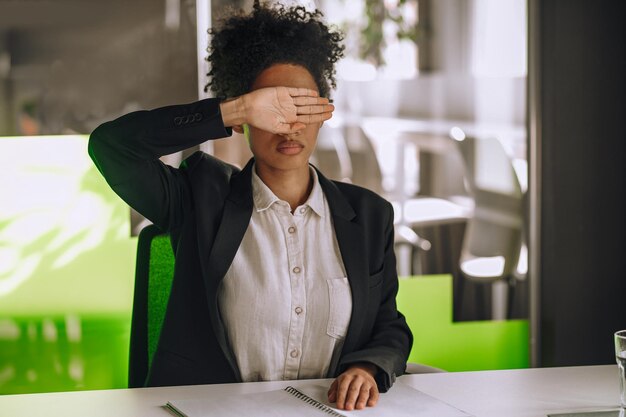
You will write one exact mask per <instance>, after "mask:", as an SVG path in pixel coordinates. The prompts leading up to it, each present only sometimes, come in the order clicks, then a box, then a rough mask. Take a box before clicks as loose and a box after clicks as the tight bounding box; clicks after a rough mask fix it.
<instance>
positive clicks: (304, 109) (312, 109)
mask: <svg viewBox="0 0 626 417" xmlns="http://www.w3.org/2000/svg"><path fill="white" fill-rule="evenodd" d="M333 110H335V106H333V105H332V104H318V105H308V106H297V107H296V112H297V114H320V113H332V112H333Z"/></svg>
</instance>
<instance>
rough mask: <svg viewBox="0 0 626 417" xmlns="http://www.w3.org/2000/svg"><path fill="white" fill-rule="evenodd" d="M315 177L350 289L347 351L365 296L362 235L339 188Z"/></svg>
mask: <svg viewBox="0 0 626 417" xmlns="http://www.w3.org/2000/svg"><path fill="white" fill-rule="evenodd" d="M318 177H319V181H320V185H321V186H322V189H323V190H324V195H325V196H326V199H327V200H328V205H329V207H330V211H331V213H332V216H333V224H334V227H335V235H336V236H337V242H338V244H339V250H340V252H341V258H342V260H343V264H344V266H345V268H346V273H347V275H348V282H350V289H351V291H352V316H351V318H350V324H349V326H348V333H347V335H346V339H345V340H344V344H343V351H344V352H351V351H353V350H354V348H355V346H356V342H357V340H358V336H359V334H360V332H361V328H362V324H363V320H362V318H363V317H364V316H365V311H366V308H367V299H368V297H369V287H368V281H367V278H368V276H369V269H368V265H367V260H366V259H365V256H366V254H367V250H366V246H365V234H364V232H363V229H362V228H361V226H360V225H359V224H357V223H355V222H354V219H355V218H356V214H355V212H354V210H353V208H352V206H351V205H350V204H349V203H348V201H347V200H346V199H345V197H344V196H343V194H342V193H341V191H339V188H337V186H336V185H335V184H334V183H333V182H332V181H330V180H328V179H326V177H324V176H323V175H322V174H321V173H320V172H319V171H318ZM334 373H335V369H329V375H330V376H332V375H334Z"/></svg>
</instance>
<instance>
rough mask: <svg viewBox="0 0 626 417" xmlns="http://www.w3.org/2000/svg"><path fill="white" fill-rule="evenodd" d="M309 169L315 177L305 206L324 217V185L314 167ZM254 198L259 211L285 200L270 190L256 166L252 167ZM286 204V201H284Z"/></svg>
mask: <svg viewBox="0 0 626 417" xmlns="http://www.w3.org/2000/svg"><path fill="white" fill-rule="evenodd" d="M309 171H310V173H311V176H312V178H313V188H312V189H311V194H309V198H308V199H307V200H306V202H305V203H304V204H303V206H308V207H310V208H311V210H313V211H314V212H315V213H317V215H318V216H320V217H324V216H325V215H326V205H325V204H324V198H325V197H324V192H323V191H322V187H321V186H320V183H319V178H318V175H317V172H316V171H315V169H313V167H309ZM252 199H253V201H254V208H255V209H256V211H257V212H260V211H263V210H267V209H268V208H270V207H271V206H272V204H274V203H276V202H283V201H282V200H281V199H280V198H278V197H277V196H276V194H274V193H273V192H272V190H270V188H269V187H268V186H267V185H265V183H264V182H263V180H261V178H260V177H259V176H258V174H257V173H256V167H254V166H253V167H252ZM283 203H285V204H286V202H283Z"/></svg>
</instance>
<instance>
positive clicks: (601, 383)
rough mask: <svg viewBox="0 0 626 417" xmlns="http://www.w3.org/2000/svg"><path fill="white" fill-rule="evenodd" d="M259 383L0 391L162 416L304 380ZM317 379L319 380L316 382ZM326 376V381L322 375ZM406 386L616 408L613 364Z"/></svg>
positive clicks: (50, 405) (525, 409)
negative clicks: (188, 405)
mask: <svg viewBox="0 0 626 417" xmlns="http://www.w3.org/2000/svg"><path fill="white" fill-rule="evenodd" d="M312 382H315V381H285V382H261V383H248V384H227V385H200V386H188V387H167V388H141V389H125V390H103V391H83V392H70V393H51V394H28V395H9V396H4V397H2V396H0V415H1V416H3V417H4V416H6V417H22V416H23V417H27V416H28V417H39V416H41V417H44V416H45V417H57V416H59V417H100V416H102V417H105V416H106V417H147V416H154V417H159V416H162V417H167V416H171V415H170V414H169V413H168V412H167V411H166V410H164V409H162V408H161V406H162V405H163V404H164V403H165V402H167V401H168V400H171V399H182V398H197V397H207V396H220V395H224V394H233V393H250V392H259V391H266V390H273V389H280V388H282V387H285V386H287V385H293V386H296V387H297V386H303V385H306V384H310V383H312ZM317 382H319V381H317ZM328 383H330V381H328ZM396 383H403V384H407V385H410V386H412V387H414V388H416V389H418V390H420V391H422V392H425V393H427V394H429V395H432V396H434V397H436V398H439V399H441V400H443V401H446V402H447V403H449V404H451V405H453V406H455V407H458V408H461V409H463V410H464V411H466V412H468V413H471V414H474V415H476V416H478V417H483V416H484V417H539V416H544V417H545V416H546V414H547V413H548V412H557V411H570V410H597V409H607V408H617V407H618V401H619V396H618V395H619V393H618V385H619V384H618V377H617V366H616V365H605V366H588V367H572V368H543V369H524V370H511V371H483V372H459V373H444V374H423V375H405V376H403V377H401V378H399V380H398V382H396Z"/></svg>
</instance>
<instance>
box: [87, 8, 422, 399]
mask: <svg viewBox="0 0 626 417" xmlns="http://www.w3.org/2000/svg"><path fill="white" fill-rule="evenodd" d="M340 41H341V36H340V35H339V34H338V33H336V32H333V31H332V30H330V29H329V28H328V27H327V26H326V25H325V24H324V23H323V22H322V21H321V13H319V12H307V11H306V10H305V9H304V8H301V7H295V8H284V7H268V6H262V5H260V4H258V3H255V5H254V9H253V11H252V13H251V14H249V15H235V16H232V17H230V18H228V19H227V20H226V21H225V22H224V24H223V26H222V27H221V28H220V29H219V30H217V31H214V32H213V38H212V43H211V54H210V57H209V60H210V62H211V64H212V68H213V69H212V71H211V73H210V74H209V75H210V76H211V83H210V88H211V89H212V90H213V91H214V92H215V93H216V96H217V97H221V98H216V99H207V100H202V101H198V102H196V103H191V104H187V105H179V106H170V107H164V108H160V109H156V110H152V111H142V112H134V113H131V114H128V115H125V116H122V117H120V118H119V119H116V120H114V121H112V122H108V123H104V124H103V125H101V126H100V127H98V128H97V129H96V130H95V131H94V132H93V133H92V135H91V137H90V141H89V152H90V155H91V156H92V158H93V160H94V162H95V163H96V165H97V166H98V169H99V170H100V172H101V173H102V174H103V176H104V177H105V178H106V180H107V181H108V183H109V184H110V185H111V187H112V188H113V190H115V192H116V193H117V194H118V195H120V197H122V198H123V199H124V200H125V201H126V202H127V203H128V204H129V205H131V206H132V207H134V208H135V209H136V210H137V211H139V212H140V213H142V214H143V215H144V216H146V217H147V218H148V219H150V220H151V221H153V222H154V223H155V224H156V225H158V226H159V227H161V228H162V229H163V230H166V231H168V232H169V233H170V235H171V237H172V243H173V247H174V249H175V255H176V266H175V275H174V281H173V285H172V290H171V295H170V300H169V304H168V309H167V313H166V317H165V320H164V324H163V328H162V331H161V337H160V340H159V345H158V348H157V351H156V353H155V355H154V359H153V362H152V364H151V368H150V373H149V376H148V379H147V381H146V385H148V386H157V385H182V384H203V383H224V382H240V381H259V380H277V379H304V378H324V377H334V378H336V379H335V380H334V381H333V383H332V385H331V387H330V389H329V394H328V395H329V400H330V401H331V402H336V403H337V407H338V408H341V409H346V410H351V409H353V408H356V409H361V408H364V407H365V406H373V405H375V404H376V401H377V399H378V393H379V391H380V392H385V391H386V390H387V389H389V387H390V386H391V385H392V384H393V381H394V379H395V377H396V375H401V374H402V373H403V372H404V369H405V366H406V359H407V357H408V353H409V351H410V348H411V343H412V335H411V333H410V331H409V329H408V327H407V325H406V322H405V320H404V317H403V316H402V314H400V313H399V312H398V311H397V309H396V304H395V296H396V293H397V288H398V280H397V275H396V266H395V257H394V254H393V210H392V208H391V205H390V204H389V203H388V202H386V201H385V200H383V199H382V198H381V197H379V196H377V195H376V194H374V193H372V192H370V191H367V190H365V189H362V188H359V187H356V186H353V185H349V184H343V183H339V182H333V181H329V180H328V179H326V178H325V177H324V176H323V175H322V174H321V173H320V172H318V171H317V170H316V169H315V168H314V167H312V166H310V165H309V157H310V155H311V153H312V151H313V149H314V147H315V143H316V140H317V135H318V131H319V129H320V127H321V125H322V123H323V122H324V120H327V119H328V118H330V117H331V115H332V111H333V109H334V108H333V106H332V105H331V104H329V102H328V100H327V99H326V98H322V97H324V96H327V95H328V93H329V90H330V86H334V63H335V62H336V61H337V59H338V58H339V57H341V55H342V47H341V45H340ZM320 96H321V97H320ZM225 97H230V99H224V98H225ZM231 128H232V129H233V130H236V131H238V132H245V134H246V136H247V138H248V140H249V144H250V148H251V150H252V153H253V155H254V157H253V159H252V160H251V161H250V162H249V163H248V164H247V165H246V167H245V168H244V169H243V170H241V171H240V170H238V169H237V168H235V167H233V166H230V165H228V164H226V163H224V162H221V161H219V160H217V159H215V158H213V157H211V156H209V155H206V154H204V153H201V152H197V153H195V154H193V155H192V156H190V157H189V158H188V159H187V160H185V161H184V162H183V164H182V165H181V167H180V169H174V168H171V167H168V166H166V165H164V164H162V163H161V162H160V161H159V159H158V158H159V157H160V156H162V155H166V154H170V153H173V152H177V151H181V150H183V149H186V148H189V147H192V146H195V145H198V144H200V143H202V142H204V141H206V140H208V139H217V138H222V137H227V136H230V135H231Z"/></svg>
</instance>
